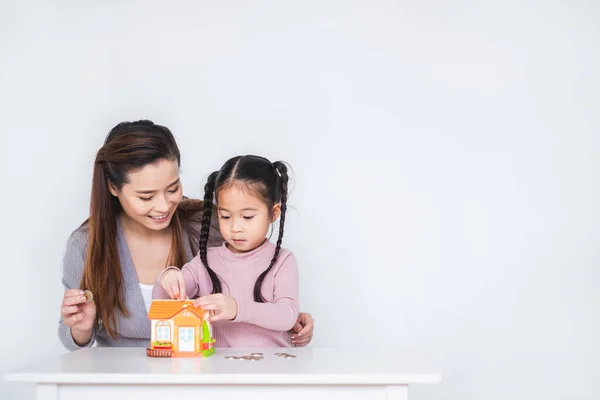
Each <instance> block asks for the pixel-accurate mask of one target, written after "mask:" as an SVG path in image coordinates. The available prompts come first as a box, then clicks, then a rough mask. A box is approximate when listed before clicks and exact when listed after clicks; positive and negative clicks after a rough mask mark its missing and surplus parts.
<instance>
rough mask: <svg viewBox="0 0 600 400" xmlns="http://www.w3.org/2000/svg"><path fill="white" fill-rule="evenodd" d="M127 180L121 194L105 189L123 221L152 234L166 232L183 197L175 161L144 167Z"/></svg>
mask: <svg viewBox="0 0 600 400" xmlns="http://www.w3.org/2000/svg"><path fill="white" fill-rule="evenodd" d="M128 180H129V182H128V183H126V184H124V185H123V187H122V188H121V190H117V188H116V187H114V186H113V185H109V190H110V192H111V194H112V195H113V196H115V197H117V198H118V199H119V202H120V203H121V207H123V211H124V212H125V214H126V215H127V217H129V218H130V219H131V220H133V221H134V222H136V223H138V224H139V225H141V226H142V227H144V228H147V229H150V230H153V231H160V230H163V229H165V228H167V227H168V226H169V224H170V223H171V218H172V217H173V214H174V213H175V210H176V209H177V206H178V205H179V203H180V202H181V198H182V197H183V195H182V193H183V191H182V189H181V182H180V181H179V166H178V165H177V161H171V160H159V161H158V162H156V163H154V164H148V165H146V166H145V167H143V168H142V169H140V170H138V171H135V172H131V173H129V175H128Z"/></svg>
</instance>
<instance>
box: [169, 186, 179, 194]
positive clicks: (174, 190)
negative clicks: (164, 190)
mask: <svg viewBox="0 0 600 400" xmlns="http://www.w3.org/2000/svg"><path fill="white" fill-rule="evenodd" d="M178 190H179V186H177V187H176V188H175V189H173V190H169V193H175V192H177V191H178Z"/></svg>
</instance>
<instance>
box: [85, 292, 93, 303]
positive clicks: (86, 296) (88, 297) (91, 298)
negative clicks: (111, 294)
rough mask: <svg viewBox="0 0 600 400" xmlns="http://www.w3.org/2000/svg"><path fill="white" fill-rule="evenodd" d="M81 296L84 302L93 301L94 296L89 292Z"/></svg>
mask: <svg viewBox="0 0 600 400" xmlns="http://www.w3.org/2000/svg"><path fill="white" fill-rule="evenodd" d="M83 295H84V296H85V301H87V302H88V303H89V302H90V301H92V300H94V295H93V294H92V292H90V291H89V290H86V291H84V292H83Z"/></svg>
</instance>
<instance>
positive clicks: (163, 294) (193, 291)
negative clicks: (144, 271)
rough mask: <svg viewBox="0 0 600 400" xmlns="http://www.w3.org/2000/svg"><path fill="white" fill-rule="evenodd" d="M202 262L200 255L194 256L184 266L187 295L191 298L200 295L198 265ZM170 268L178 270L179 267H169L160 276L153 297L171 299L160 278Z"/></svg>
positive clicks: (153, 289)
mask: <svg viewBox="0 0 600 400" xmlns="http://www.w3.org/2000/svg"><path fill="white" fill-rule="evenodd" d="M199 263H200V256H196V257H194V258H193V259H192V260H191V261H190V262H188V263H186V264H185V265H184V266H183V267H182V268H181V272H182V273H183V281H184V282H185V295H186V296H187V297H189V298H194V297H196V296H198V292H199V291H200V288H199V286H198V266H199ZM170 269H175V270H177V269H178V268H177V267H167V268H165V270H164V271H163V272H162V273H161V274H160V275H159V276H158V279H157V280H156V283H155V285H154V287H153V288H152V298H153V299H170V297H169V293H167V291H166V290H165V289H164V288H163V287H162V285H161V284H160V279H161V278H162V276H163V274H164V273H165V272H167V271H168V270H170Z"/></svg>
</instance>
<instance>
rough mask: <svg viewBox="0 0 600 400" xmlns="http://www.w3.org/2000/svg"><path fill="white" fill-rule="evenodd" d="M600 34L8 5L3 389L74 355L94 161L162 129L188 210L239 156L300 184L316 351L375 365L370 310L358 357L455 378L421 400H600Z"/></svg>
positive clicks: (541, 26)
mask: <svg viewBox="0 0 600 400" xmlns="http://www.w3.org/2000/svg"><path fill="white" fill-rule="evenodd" d="M599 26H600V3H598V2H594V1H591V0H590V1H573V2H560V1H545V2H541V1H539V2H527V1H514V0H508V1H467V0H455V1H442V0H421V1H416V0H415V1H408V0H405V1H383V0H369V1H366V0H364V1H341V0H337V1H312V0H309V1H302V2H300V1H297V2H290V1H241V0H237V1H219V2H217V1H213V2H207V1H191V0H190V1H179V2H173V1H171V2H164V1H152V2H151V1H103V2H85V1H76V0H72V1H56V2H46V1H42V0H34V1H28V2H25V1H16V0H14V1H10V0H9V1H6V0H5V1H3V2H2V3H1V4H0V116H1V118H0V132H1V135H2V147H1V154H2V156H1V157H0V162H1V164H0V174H1V181H0V182H1V185H2V195H1V196H0V212H1V213H2V216H3V218H2V227H3V229H2V240H1V241H0V246H1V248H0V251H1V254H2V258H3V261H2V263H1V264H0V265H1V267H0V268H1V270H0V273H1V276H2V283H3V285H2V286H3V288H2V289H1V291H0V296H1V297H0V301H1V304H2V317H1V320H2V323H1V324H0V335H1V336H0V343H1V349H0V350H1V352H2V355H1V357H0V374H4V373H5V372H7V371H9V370H12V369H15V368H18V367H21V366H24V365H26V364H29V363H32V362H35V361H36V360H39V359H41V358H46V357H50V356H52V355H56V354H60V353H63V352H64V350H63V348H62V346H61V344H60V342H59V340H58V338H57V335H56V328H57V324H58V317H59V305H60V302H61V298H62V286H61V284H60V278H61V259H62V254H63V251H64V247H65V244H66V240H67V237H68V235H69V234H70V232H71V231H72V230H74V229H75V228H76V227H77V226H79V224H80V223H81V222H82V221H83V220H84V219H85V218H86V216H87V213H88V207H89V190H90V185H91V171H92V169H91V168H92V162H93V158H94V155H95V152H96V151H97V150H98V148H99V147H100V146H101V144H102V141H103V140H104V137H105V135H106V134H107V132H108V131H109V130H110V128H111V127H112V126H114V125H115V124H116V123H118V122H120V121H122V120H134V119H138V118H150V119H152V120H154V121H155V122H157V123H160V124H164V125H166V126H168V127H170V128H171V129H172V131H173V132H174V134H175V136H176V139H177V140H178V143H179V146H180V148H181V151H182V161H183V163H182V178H183V182H184V186H185V188H184V190H185V192H186V194H187V195H190V196H199V195H200V194H201V191H200V188H201V187H202V186H203V184H204V180H205V178H206V176H207V175H208V174H209V173H210V172H211V171H212V170H214V169H216V168H218V167H219V166H220V165H221V164H222V163H223V162H224V161H225V160H226V159H227V158H229V157H230V156H233V155H236V154H240V153H258V154H261V155H264V156H266V157H269V158H270V159H273V160H275V159H282V160H285V161H288V162H289V163H290V164H291V165H292V167H293V168H294V172H295V187H294V192H293V193H292V196H291V198H290V205H291V206H293V207H294V210H291V211H290V214H289V215H288V224H287V229H286V232H285V240H284V245H285V246H286V247H288V248H290V249H292V250H293V251H294V252H295V253H296V254H297V257H298V260H299V263H300V269H301V296H302V297H301V305H302V307H301V308H302V310H304V311H308V312H311V313H312V314H313V316H314V318H315V321H316V329H315V337H314V340H313V343H312V345H314V346H350V345H357V344H359V345H361V346H362V345H365V343H364V337H363V336H362V335H361V332H362V330H363V327H362V325H361V323H362V322H361V318H360V316H361V315H364V313H368V314H369V315H370V317H369V328H368V329H369V341H368V343H367V348H366V349H365V350H364V351H368V346H391V347H397V348H408V349H416V350H419V351H421V352H422V353H423V354H424V355H426V356H428V357H430V358H431V360H432V361H434V362H435V363H436V364H437V365H438V366H439V369H440V372H441V373H442V374H443V376H444V383H442V384H440V385H433V386H420V387H415V388H414V389H411V393H410V394H411V395H412V396H413V397H412V398H413V399H415V400H425V399H461V400H462V399H486V400H496V399H497V400H500V399H509V398H510V399H519V400H520V399H592V398H598V397H600V386H598V384H597V382H598V377H599V376H600V368H599V364H598V356H600V345H599V344H598V338H599V337H600V328H599V323H598V318H599V315H600V296H599V295H598V293H597V291H598V285H599V283H600V280H599V278H600V273H599V272H598V264H599V262H600V252H599V250H598V242H599V239H600V233H599V229H598V222H599V221H598V219H599V211H600V206H599V201H600V192H599V183H598V182H599V178H600V176H599V173H598V171H599V162H598V155H599V154H598V151H599V148H600V145H599V143H598V141H599V135H600V133H599V129H600V117H599V112H598V110H599V107H600V94H599V93H600V73H599V71H600V55H599V54H600V50H599V49H600V29H599ZM594 381H595V382H594ZM32 393H33V391H32V390H31V388H30V387H28V386H21V385H18V384H9V383H6V382H1V383H0V398H2V399H4V398H7V399H28V398H30V397H29V396H31V395H32Z"/></svg>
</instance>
